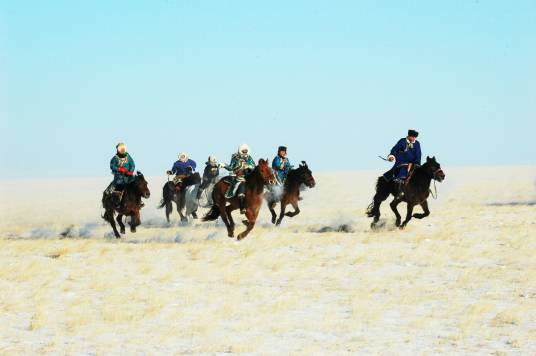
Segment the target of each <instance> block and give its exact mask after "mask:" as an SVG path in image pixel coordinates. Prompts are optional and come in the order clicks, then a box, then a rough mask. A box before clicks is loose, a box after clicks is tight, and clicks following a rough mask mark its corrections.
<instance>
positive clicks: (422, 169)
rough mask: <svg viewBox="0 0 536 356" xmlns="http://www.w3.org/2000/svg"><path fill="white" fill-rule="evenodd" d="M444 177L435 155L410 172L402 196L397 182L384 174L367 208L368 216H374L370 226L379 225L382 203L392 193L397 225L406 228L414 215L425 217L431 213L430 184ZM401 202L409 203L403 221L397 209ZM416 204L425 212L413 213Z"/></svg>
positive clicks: (419, 217)
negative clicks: (399, 194) (398, 192)
mask: <svg viewBox="0 0 536 356" xmlns="http://www.w3.org/2000/svg"><path fill="white" fill-rule="evenodd" d="M444 179H445V173H444V172H443V170H442V169H441V165H440V164H439V163H438V162H437V161H436V158H435V156H434V157H432V158H430V157H426V163H425V164H423V165H422V166H418V167H416V168H415V169H414V170H413V171H412V172H411V173H410V176H409V177H408V178H407V181H406V183H405V184H404V186H403V188H402V191H403V193H404V194H403V195H402V196H401V197H400V196H397V186H396V184H397V183H396V182H394V181H393V180H389V181H388V180H387V179H385V178H384V177H383V176H381V177H379V178H378V181H377V183H376V195H374V199H373V202H372V204H370V205H369V207H368V209H367V216H368V217H370V218H374V220H373V221H372V224H371V225H370V227H371V228H372V229H374V228H376V227H377V224H378V221H379V220H380V205H381V203H382V202H383V201H384V200H386V199H387V198H388V197H389V195H391V194H393V195H394V196H395V199H394V200H393V201H392V202H391V204H390V206H391V210H393V212H394V213H395V216H396V226H397V227H399V228H401V229H404V228H405V227H406V225H407V224H408V222H409V221H410V220H411V218H412V217H414V218H416V219H424V218H425V217H427V216H428V215H430V210H429V209H428V201H427V199H428V197H429V195H430V184H431V182H432V180H436V181H438V182H442V181H443V180H444ZM401 202H406V203H407V213H406V218H405V220H404V221H403V222H402V217H401V216H400V214H399V212H398V209H397V206H398V204H400V203H401ZM416 205H420V206H421V207H422V209H423V212H424V213H422V214H413V208H414V207H415V206H416Z"/></svg>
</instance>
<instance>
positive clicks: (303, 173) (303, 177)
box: [298, 161, 316, 188]
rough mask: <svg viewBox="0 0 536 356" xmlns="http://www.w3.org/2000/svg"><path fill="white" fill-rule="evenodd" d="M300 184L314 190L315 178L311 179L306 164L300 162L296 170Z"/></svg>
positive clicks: (311, 173) (310, 173) (311, 176)
mask: <svg viewBox="0 0 536 356" xmlns="http://www.w3.org/2000/svg"><path fill="white" fill-rule="evenodd" d="M298 172H299V177H300V183H303V184H305V185H306V186H307V187H309V188H314V186H315V185H316V182H315V178H314V177H313V172H311V170H310V169H309V166H308V165H307V162H305V161H301V163H300V168H298Z"/></svg>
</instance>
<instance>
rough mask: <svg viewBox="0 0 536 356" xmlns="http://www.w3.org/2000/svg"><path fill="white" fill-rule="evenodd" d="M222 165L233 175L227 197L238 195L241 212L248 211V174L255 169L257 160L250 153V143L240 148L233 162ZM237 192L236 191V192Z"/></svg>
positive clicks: (232, 158) (233, 157) (232, 159)
mask: <svg viewBox="0 0 536 356" xmlns="http://www.w3.org/2000/svg"><path fill="white" fill-rule="evenodd" d="M220 167H222V168H225V169H226V170H228V171H230V172H231V174H230V176H231V177H232V182H231V186H230V187H229V190H228V193H227V198H229V199H230V198H232V197H233V196H234V195H235V194H236V195H238V201H239V204H240V213H241V214H245V213H246V204H245V203H246V184H245V183H246V174H247V173H249V172H250V171H252V170H254V169H255V161H254V160H253V158H252V157H251V155H250V150H249V147H248V145H246V144H243V145H241V146H240V147H239V148H238V152H237V153H235V154H233V156H232V157H231V163H229V164H228V165H227V164H224V163H222V164H220ZM235 192H236V193H235Z"/></svg>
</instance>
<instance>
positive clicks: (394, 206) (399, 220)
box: [389, 198, 409, 226]
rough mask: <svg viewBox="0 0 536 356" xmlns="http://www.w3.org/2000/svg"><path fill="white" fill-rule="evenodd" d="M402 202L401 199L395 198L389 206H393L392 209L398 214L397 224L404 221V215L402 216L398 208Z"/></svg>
mask: <svg viewBox="0 0 536 356" xmlns="http://www.w3.org/2000/svg"><path fill="white" fill-rule="evenodd" d="M400 202H401V200H399V199H397V198H395V199H393V201H392V202H391V204H389V206H391V210H392V211H393V213H395V216H396V222H395V225H396V226H400V222H401V221H402V216H400V213H399V212H398V209H397V208H396V207H397V206H398V204H400ZM408 206H409V205H408Z"/></svg>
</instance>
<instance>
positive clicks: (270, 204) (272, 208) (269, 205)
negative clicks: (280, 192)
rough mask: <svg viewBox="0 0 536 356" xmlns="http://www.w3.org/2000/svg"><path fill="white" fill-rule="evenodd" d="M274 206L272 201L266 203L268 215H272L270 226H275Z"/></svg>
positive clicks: (274, 203)
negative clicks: (268, 210)
mask: <svg viewBox="0 0 536 356" xmlns="http://www.w3.org/2000/svg"><path fill="white" fill-rule="evenodd" d="M276 205H277V203H276V202H273V201H269V202H268V209H270V214H272V224H275V222H276V220H277V214H276V213H275V210H274V208H275V206H276Z"/></svg>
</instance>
